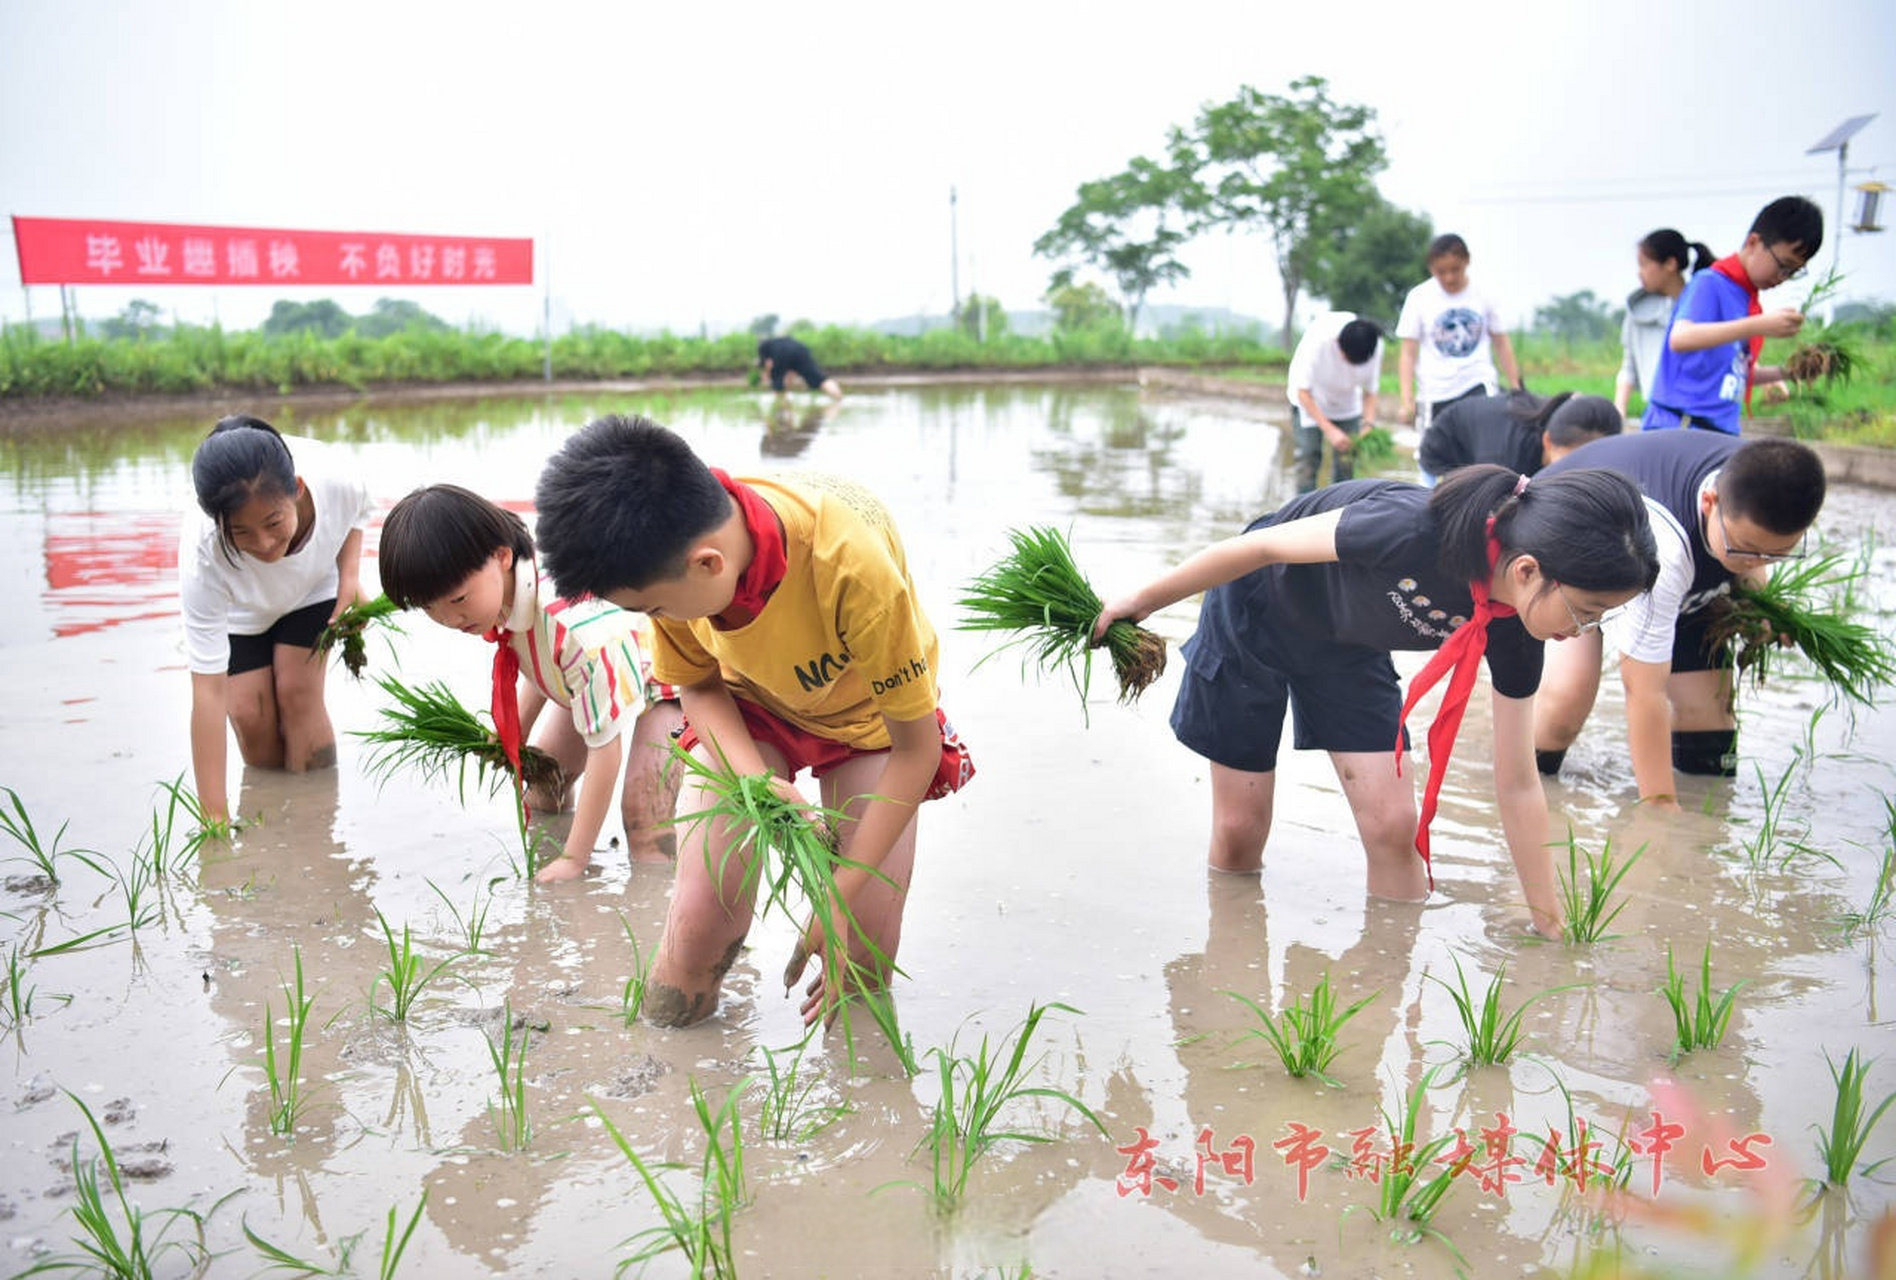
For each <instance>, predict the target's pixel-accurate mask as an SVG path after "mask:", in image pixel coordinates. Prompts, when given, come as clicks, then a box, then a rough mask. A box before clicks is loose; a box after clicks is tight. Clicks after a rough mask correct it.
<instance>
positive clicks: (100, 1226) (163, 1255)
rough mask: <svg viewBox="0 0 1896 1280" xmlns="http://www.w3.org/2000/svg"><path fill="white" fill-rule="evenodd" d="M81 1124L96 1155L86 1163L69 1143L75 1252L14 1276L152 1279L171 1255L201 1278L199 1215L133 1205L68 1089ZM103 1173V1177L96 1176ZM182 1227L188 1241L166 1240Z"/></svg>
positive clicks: (204, 1250) (89, 1118)
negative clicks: (60, 1273)
mask: <svg viewBox="0 0 1896 1280" xmlns="http://www.w3.org/2000/svg"><path fill="white" fill-rule="evenodd" d="M65 1093H66V1096H67V1097H68V1098H71V1099H72V1103H73V1105H74V1106H76V1107H78V1108H79V1111H80V1114H81V1115H83V1116H85V1119H86V1126H87V1127H88V1128H89V1129H91V1130H92V1137H93V1140H94V1141H95V1142H96V1143H97V1144H98V1148H99V1153H98V1154H97V1155H96V1156H93V1157H91V1158H90V1159H85V1158H82V1157H81V1156H80V1151H79V1138H78V1136H77V1135H74V1137H73V1140H72V1181H73V1201H74V1203H73V1206H72V1211H71V1212H72V1216H73V1218H74V1220H75V1221H76V1222H78V1224H79V1231H80V1234H78V1235H75V1236H74V1237H72V1242H73V1244H75V1245H77V1246H78V1252H77V1253H76V1254H55V1255H53V1256H51V1257H48V1258H45V1259H42V1260H41V1261H40V1262H39V1263H37V1264H35V1265H34V1266H32V1267H29V1268H27V1269H26V1270H25V1271H22V1272H19V1273H18V1274H19V1276H21V1277H26V1276H36V1275H45V1274H48V1273H51V1272H55V1271H77V1272H83V1273H85V1274H89V1275H102V1276H108V1277H112V1278H113V1280H153V1277H155V1276H157V1275H158V1274H160V1272H161V1271H162V1270H165V1267H164V1264H165V1262H166V1260H167V1259H168V1258H170V1257H172V1256H173V1255H177V1256H179V1257H181V1258H182V1259H183V1265H184V1268H185V1274H190V1275H197V1274H201V1273H202V1270H203V1268H204V1267H206V1266H207V1265H209V1263H210V1259H211V1254H210V1250H209V1248H208V1247H207V1246H206V1244H205V1241H204V1215H203V1214H200V1213H198V1212H197V1211H195V1210H192V1209H157V1210H153V1211H150V1212H147V1211H146V1210H144V1209H142V1208H140V1207H139V1205H138V1203H137V1202H136V1201H135V1200H133V1198H132V1197H131V1196H130V1195H128V1194H127V1192H126V1186H125V1183H126V1175H125V1172H124V1170H123V1169H121V1168H120V1167H119V1162H118V1158H117V1157H116V1156H115V1155H114V1154H113V1152H112V1144H111V1143H110V1142H108V1141H106V1137H105V1131H104V1130H103V1129H101V1128H100V1127H99V1122H98V1119H97V1118H96V1117H94V1116H93V1114H92V1111H91V1109H90V1108H88V1107H87V1106H86V1104H85V1103H84V1102H82V1101H80V1099H79V1096H78V1095H77V1094H75V1093H73V1092H72V1091H71V1090H66V1091H65ZM101 1175H103V1176H101ZM181 1225H188V1226H189V1227H190V1228H191V1230H192V1233H193V1236H194V1238H193V1239H189V1240H186V1239H170V1238H168V1237H169V1236H170V1235H171V1232H172V1230H173V1229H174V1228H176V1227H179V1226H181Z"/></svg>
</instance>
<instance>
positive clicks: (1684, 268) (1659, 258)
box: [1639, 227, 1714, 276]
mask: <svg viewBox="0 0 1896 1280" xmlns="http://www.w3.org/2000/svg"><path fill="white" fill-rule="evenodd" d="M1639 251H1640V252H1641V253H1643V254H1645V255H1646V256H1647V257H1648V258H1651V259H1652V260H1653V261H1654V262H1658V263H1662V264H1663V263H1667V262H1676V263H1678V264H1679V274H1680V275H1682V276H1694V275H1697V274H1698V273H1699V272H1701V271H1703V270H1705V268H1707V267H1709V266H1711V265H1712V263H1713V261H1714V258H1713V255H1712V251H1711V249H1710V248H1708V247H1707V246H1706V245H1704V244H1702V243H1701V242H1699V241H1697V240H1692V241H1688V240H1686V238H1685V237H1684V236H1683V235H1681V234H1679V233H1678V232H1677V231H1674V230H1673V229H1672V228H1671V227H1660V228H1659V229H1658V230H1657V231H1651V232H1648V233H1647V234H1646V238H1645V239H1643V240H1641V241H1640V242H1639Z"/></svg>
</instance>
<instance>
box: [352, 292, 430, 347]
mask: <svg viewBox="0 0 1896 1280" xmlns="http://www.w3.org/2000/svg"><path fill="white" fill-rule="evenodd" d="M450 328H452V326H451V325H449V324H448V322H447V321H446V320H443V319H442V318H441V317H440V316H437V315H434V314H432V313H430V312H427V311H424V310H423V309H422V307H421V304H420V303H417V302H408V301H406V300H403V299H399V298H377V299H376V300H375V309H374V310H373V311H371V312H369V314H368V315H366V316H363V317H361V318H360V319H358V320H357V321H356V322H355V331H356V332H357V333H359V334H361V335H362V336H363V337H365V338H386V337H388V335H389V334H391V333H402V332H404V331H406V330H409V329H420V330H423V331H425V332H435V333H442V332H446V331H447V330H448V329H450Z"/></svg>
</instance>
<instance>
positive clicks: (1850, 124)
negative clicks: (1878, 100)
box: [1804, 111, 1876, 320]
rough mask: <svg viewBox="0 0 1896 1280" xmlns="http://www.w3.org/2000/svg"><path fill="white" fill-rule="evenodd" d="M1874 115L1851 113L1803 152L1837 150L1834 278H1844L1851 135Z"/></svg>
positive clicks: (1833, 308) (1833, 309) (1833, 303)
mask: <svg viewBox="0 0 1896 1280" xmlns="http://www.w3.org/2000/svg"><path fill="white" fill-rule="evenodd" d="M1874 119H1876V113H1875V112H1874V111H1872V112H1871V113H1870V114H1869V115H1867V116H1851V117H1850V118H1849V119H1848V120H1845V121H1844V122H1843V123H1842V124H1840V125H1838V126H1837V127H1836V128H1834V129H1832V130H1831V131H1830V132H1829V133H1826V134H1825V135H1824V136H1823V137H1821V138H1819V139H1818V140H1817V141H1816V142H1815V143H1813V144H1812V145H1811V148H1810V149H1809V150H1808V151H1806V152H1805V153H1804V154H1805V155H1807V156H1820V155H1822V154H1823V153H1824V152H1826V151H1834V152H1836V153H1837V221H1836V224H1835V229H1834V230H1833V231H1832V233H1831V240H1832V248H1831V250H1830V274H1831V277H1832V278H1833V279H1841V278H1842V276H1843V186H1844V178H1845V175H1846V173H1847V170H1848V163H1849V154H1850V139H1852V138H1854V137H1856V135H1857V132H1858V130H1860V129H1862V128H1863V126H1864V125H1866V124H1868V123H1869V122H1870V121H1872V120H1874ZM1836 317H1837V295H1836V293H1835V292H1834V291H1833V292H1832V293H1831V295H1830V315H1829V319H1832V320H1834V319H1836Z"/></svg>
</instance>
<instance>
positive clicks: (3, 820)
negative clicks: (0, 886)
mask: <svg viewBox="0 0 1896 1280" xmlns="http://www.w3.org/2000/svg"><path fill="white" fill-rule="evenodd" d="M0 791H4V792H6V796H7V806H6V807H5V808H0V831H4V832H6V833H7V834H8V835H10V836H12V837H13V840H14V843H16V844H18V845H19V846H20V847H21V848H22V849H24V850H25V851H26V854H25V859H24V860H26V861H30V862H31V863H32V865H33V867H34V868H35V874H37V875H38V876H39V877H40V879H42V880H43V881H45V887H46V888H52V887H53V886H55V885H57V884H58V883H59V863H60V860H61V859H63V858H71V859H73V860H74V861H77V862H82V863H84V864H85V865H86V866H88V867H91V868H92V869H93V870H94V871H97V872H98V873H99V874H101V875H107V874H110V873H109V872H107V871H106V869H105V868H104V867H102V866H100V865H99V863H98V862H97V861H96V860H95V856H94V855H93V853H92V851H91V850H89V849H65V848H61V847H60V841H62V840H64V839H65V838H66V828H67V827H68V826H70V825H72V824H71V823H70V822H62V823H60V824H59V830H57V831H55V832H53V838H52V840H51V841H50V842H49V841H48V840H46V839H45V837H43V836H41V835H40V833H39V828H38V827H36V826H34V824H33V815H32V814H30V813H28V812H27V811H26V802H25V801H24V800H22V799H20V793H19V792H17V791H15V790H14V789H13V788H12V787H5V786H0ZM9 809H10V810H11V812H9ZM13 860H15V861H18V860H21V859H20V855H18V854H16V855H14V859H13ZM11 883H12V882H9V884H11Z"/></svg>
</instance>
